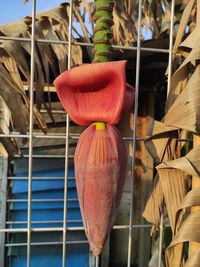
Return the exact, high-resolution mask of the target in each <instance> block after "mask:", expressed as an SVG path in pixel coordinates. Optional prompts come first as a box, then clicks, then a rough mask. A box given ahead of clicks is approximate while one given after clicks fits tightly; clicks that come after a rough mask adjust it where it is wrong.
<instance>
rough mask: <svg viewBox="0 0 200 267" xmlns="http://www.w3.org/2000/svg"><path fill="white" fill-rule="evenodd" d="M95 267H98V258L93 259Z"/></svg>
mask: <svg viewBox="0 0 200 267" xmlns="http://www.w3.org/2000/svg"><path fill="white" fill-rule="evenodd" d="M95 267H99V256H97V257H96V258H95Z"/></svg>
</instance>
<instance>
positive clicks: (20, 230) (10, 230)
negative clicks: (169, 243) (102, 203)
mask: <svg viewBox="0 0 200 267" xmlns="http://www.w3.org/2000/svg"><path fill="white" fill-rule="evenodd" d="M151 227H152V225H151V224H136V225H132V228H133V229H141V228H151ZM129 228H130V226H129V225H114V227H113V230H129ZM63 229H64V228H63V227H50V228H48V227H42V228H34V227H33V228H31V231H32V232H42V231H44V232H54V231H56V232H59V231H61V232H63ZM83 230H84V227H83V226H70V227H69V226H68V227H66V231H83ZM26 231H27V228H7V229H0V232H6V233H24V232H26Z"/></svg>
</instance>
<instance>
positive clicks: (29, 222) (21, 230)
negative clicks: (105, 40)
mask: <svg viewBox="0 0 200 267" xmlns="http://www.w3.org/2000/svg"><path fill="white" fill-rule="evenodd" d="M36 1H37V0H32V33H31V38H20V37H5V36H0V40H1V42H3V41H7V40H10V41H16V42H30V43H31V63H30V64H31V71H30V119H29V121H30V124H29V132H28V133H27V134H20V133H18V132H12V133H10V134H0V137H1V138H5V137H14V138H28V140H29V151H28V154H27V155H25V157H28V199H27V200H24V201H26V202H27V203H28V209H27V215H28V216H27V228H16V229H14V228H7V227H5V229H0V232H3V233H27V243H20V244H17V245H18V246H24V245H26V247H27V267H30V266H31V248H32V246H35V245H38V244H37V243H36V242H34V243H32V238H31V234H32V233H33V232H56V231H58V232H61V233H62V236H63V238H62V241H60V242H48V243H46V242H43V243H41V242H40V243H39V245H41V244H44V245H47V244H48V245H49V244H50V245H51V244H62V267H65V266H66V250H67V245H68V244H69V243H70V244H73V243H86V242H87V241H84V240H80V241H67V232H68V231H79V230H80V231H82V230H83V227H68V226H67V200H68V199H67V196H68V186H67V184H68V180H70V179H71V178H70V177H68V159H69V149H68V148H69V139H70V138H75V139H78V135H75V134H70V133H69V117H68V115H66V133H65V134H47V135H44V134H36V133H34V131H33V105H34V95H33V92H34V64H35V63H34V53H35V43H36V42H39V43H47V44H57V45H68V59H69V60H68V69H70V67H71V47H72V45H79V46H82V47H83V46H85V47H87V46H88V47H89V46H93V44H91V43H83V42H72V23H73V13H72V10H73V0H71V1H70V2H69V4H70V15H69V39H68V41H54V40H42V39H36V38H35V18H36ZM174 5H175V1H174V0H172V2H171V26H170V38H169V49H159V48H147V47H142V46H141V30H142V29H141V16H142V0H139V7H138V8H139V10H138V37H137V46H136V47H127V46H126V47H125V46H119V45H113V46H112V47H113V49H123V50H129V51H136V52H137V57H136V73H135V75H136V81H135V90H136V93H135V106H134V126H133V134H132V138H128V137H124V139H125V140H127V141H131V142H132V148H133V157H132V180H131V195H132V198H131V203H130V216H129V224H128V225H116V226H114V229H116V230H118V229H127V230H128V232H129V238H128V244H127V246H128V255H127V267H130V266H131V255H132V233H134V229H136V228H150V227H151V225H146V224H138V225H137V224H135V225H134V224H133V204H134V203H133V201H134V200H133V194H134V184H135V172H134V169H135V149H136V142H143V141H144V140H145V137H143V136H142V137H139V138H138V137H137V138H136V123H137V115H138V97H139V89H140V84H139V78H140V56H141V51H147V52H158V53H168V54H169V60H168V66H169V67H168V86H167V88H168V91H169V88H170V79H171V73H172V47H173V24H174ZM34 138H35V139H65V140H66V146H65V156H64V158H65V175H64V199H58V200H57V201H62V202H63V204H64V209H63V220H62V221H61V222H62V224H63V226H62V227H55V228H53V227H50V228H34V227H32V225H33V224H35V223H37V222H36V221H34V223H33V222H32V220H31V207H32V203H33V202H34V201H37V200H33V199H32V181H33V180H40V179H41V180H42V179H43V180H45V179H48V180H49V179H51V178H50V177H32V172H33V171H32V165H33V158H51V157H55V158H63V155H57V156H52V155H34V154H33V139H34ZM16 157H17V156H16ZM8 179H9V180H15V179H17V180H25V179H26V178H25V177H18V178H15V177H8ZM52 179H55V177H54V178H52ZM56 179H63V178H60V177H57V178H56ZM7 201H8V202H9V201H12V202H14V201H15V200H13V199H12V200H9V199H8V200H7ZM38 201H41V199H40V200H38ZM45 201H48V200H46V199H45ZM16 202H17V200H16ZM51 222H53V221H51ZM56 222H58V221H56ZM21 223H23V222H21ZM40 223H41V222H40ZM9 224H12V222H9V221H7V225H9ZM163 228H164V226H163V216H162V218H161V224H160V243H159V259H158V265H157V266H158V267H161V258H162V245H163ZM12 245H16V244H6V245H5V246H12ZM95 266H96V267H99V258H96V263H95Z"/></svg>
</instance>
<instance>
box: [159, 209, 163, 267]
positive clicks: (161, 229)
mask: <svg viewBox="0 0 200 267" xmlns="http://www.w3.org/2000/svg"><path fill="white" fill-rule="evenodd" d="M163 217H164V216H163V214H161V219H160V240H159V249H158V267H162V247H163V234H164V226H163Z"/></svg>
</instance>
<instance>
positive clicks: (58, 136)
mask: <svg viewBox="0 0 200 267" xmlns="http://www.w3.org/2000/svg"><path fill="white" fill-rule="evenodd" d="M0 137H1V138H2V137H3V138H7V137H10V138H12V137H13V138H29V137H30V134H29V133H28V134H20V133H11V134H0ZM79 137H80V134H73V133H69V139H77V140H78V139H79ZM33 138H35V139H65V138H66V136H65V135H64V134H58V133H52V134H35V133H33ZM148 139H149V137H135V138H134V137H127V136H124V137H123V140H124V141H129V142H131V141H134V140H136V141H139V142H143V141H147V140H148ZM176 140H177V141H178V142H193V140H192V139H190V138H184V139H181V138H177V139H176Z"/></svg>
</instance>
